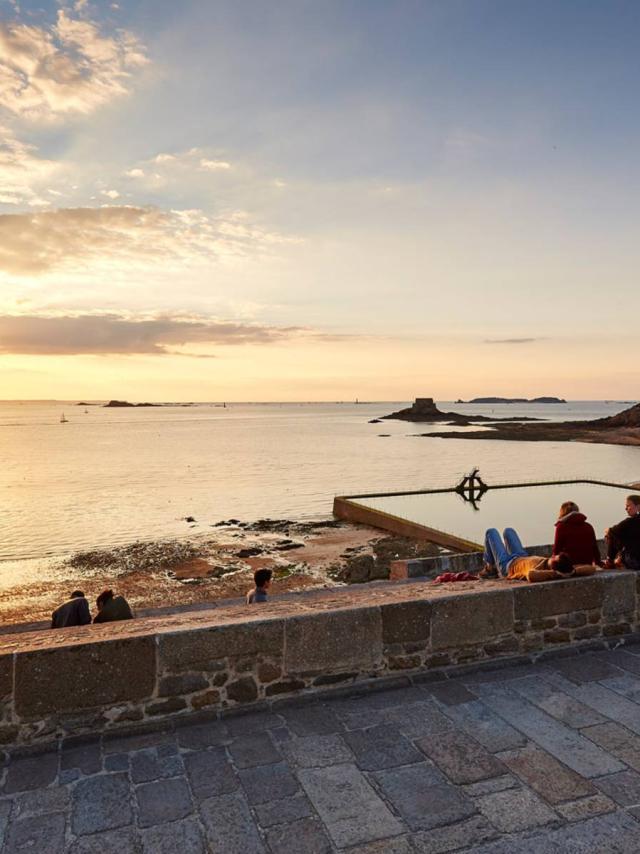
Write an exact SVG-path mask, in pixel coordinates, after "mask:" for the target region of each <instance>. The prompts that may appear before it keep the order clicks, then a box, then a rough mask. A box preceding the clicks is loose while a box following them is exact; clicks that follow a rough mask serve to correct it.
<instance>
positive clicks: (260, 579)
mask: <svg viewBox="0 0 640 854" xmlns="http://www.w3.org/2000/svg"><path fill="white" fill-rule="evenodd" d="M272 577H273V572H272V571H271V570H270V569H256V571H255V572H254V573H253V582H254V584H255V587H254V589H253V590H250V591H249V592H248V593H247V605H253V604H255V603H256V602H266V601H267V596H268V591H269V587H271V578H272Z"/></svg>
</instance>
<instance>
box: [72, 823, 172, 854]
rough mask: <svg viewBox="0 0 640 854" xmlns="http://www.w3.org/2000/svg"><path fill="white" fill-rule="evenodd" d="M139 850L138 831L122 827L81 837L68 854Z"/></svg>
mask: <svg viewBox="0 0 640 854" xmlns="http://www.w3.org/2000/svg"><path fill="white" fill-rule="evenodd" d="M141 850H142V849H141V847H140V840H139V838H138V831H137V830H136V829H135V828H133V827H123V828H120V829H119V830H107V831H105V832H104V833H95V834H94V835H93V836H83V837H81V838H80V839H78V840H76V841H75V842H74V843H72V845H71V846H70V847H69V849H68V854H138V852H139V851H141ZM182 854H187V852H186V851H185V852H182Z"/></svg>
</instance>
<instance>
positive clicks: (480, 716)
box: [444, 700, 527, 753]
mask: <svg viewBox="0 0 640 854" xmlns="http://www.w3.org/2000/svg"><path fill="white" fill-rule="evenodd" d="M444 711H445V714H446V715H447V717H448V718H450V719H451V720H452V721H453V722H454V723H455V725H456V727H458V728H459V729H462V730H464V731H465V732H467V733H469V735H471V736H472V737H473V738H475V739H476V741H479V742H480V744H482V745H483V746H484V747H486V748H487V750H490V751H491V752H492V753H498V752H499V751H501V750H512V749H513V748H516V747H522V746H523V745H524V744H526V742H527V739H526V736H524V735H523V734H522V733H521V732H518V730H517V729H514V727H512V726H510V724H508V723H507V722H506V721H505V720H504V718H501V717H500V716H499V715H497V714H496V713H495V712H494V711H493V710H492V709H490V708H489V707H488V706H486V705H485V704H484V703H483V702H481V701H480V700H474V701H473V702H472V703H465V704H464V705H459V706H449V707H448V708H446V709H445V710H444Z"/></svg>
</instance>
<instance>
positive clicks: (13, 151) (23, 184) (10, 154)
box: [0, 126, 58, 206]
mask: <svg viewBox="0 0 640 854" xmlns="http://www.w3.org/2000/svg"><path fill="white" fill-rule="evenodd" d="M35 152H36V148H35V147H34V146H33V145H28V144H27V143H25V142H21V141H20V140H18V139H16V137H15V136H14V135H13V134H12V133H11V131H10V130H9V129H8V128H6V127H2V126H0V204H5V205H20V204H28V205H31V206H36V205H48V204H50V202H49V201H48V200H47V199H43V198H41V196H40V195H39V193H38V192H37V188H38V186H39V185H40V184H42V183H43V182H45V181H48V180H49V178H50V177H51V175H52V174H53V173H54V172H55V171H56V169H57V168H58V166H57V164H56V163H53V162H52V161H50V160H42V159H41V158H39V157H37V156H36V154H35ZM49 192H51V191H49Z"/></svg>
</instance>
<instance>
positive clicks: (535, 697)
mask: <svg viewBox="0 0 640 854" xmlns="http://www.w3.org/2000/svg"><path fill="white" fill-rule="evenodd" d="M509 687H510V688H512V689H513V690H515V691H517V692H518V694H520V695H521V696H522V697H524V698H525V699H527V700H529V702H530V703H533V704H534V706H538V708H540V709H542V710H543V711H545V712H547V714H549V715H551V717H553V718H556V720H559V721H562V723H565V724H566V725H567V726H570V727H574V728H581V727H585V726H593V725H594V724H600V723H603V722H604V720H605V718H603V717H602V715H600V714H598V712H596V711H594V710H593V709H592V708H590V707H589V706H585V704H584V703H581V702H580V701H579V700H576V699H575V698H574V697H570V696H569V695H568V694H565V693H564V692H563V691H559V690H558V689H557V688H554V687H553V685H550V684H549V683H548V682H545V681H544V680H542V679H537V678H536V677H535V676H529V677H527V678H526V679H517V680H515V681H514V682H510V683H509Z"/></svg>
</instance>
